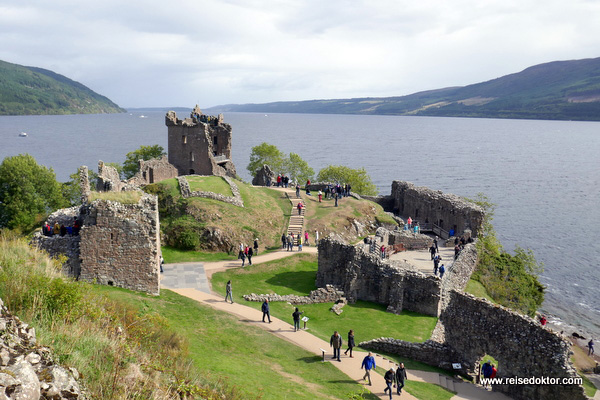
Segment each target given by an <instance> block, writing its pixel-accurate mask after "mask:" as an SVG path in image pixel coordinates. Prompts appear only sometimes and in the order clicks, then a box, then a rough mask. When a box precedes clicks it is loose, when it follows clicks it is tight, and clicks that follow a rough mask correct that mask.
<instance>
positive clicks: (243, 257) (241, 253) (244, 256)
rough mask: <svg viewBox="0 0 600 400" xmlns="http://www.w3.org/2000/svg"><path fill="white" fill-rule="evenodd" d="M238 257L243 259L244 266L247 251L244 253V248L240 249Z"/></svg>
mask: <svg viewBox="0 0 600 400" xmlns="http://www.w3.org/2000/svg"><path fill="white" fill-rule="evenodd" d="M238 258H239V259H241V260H242V267H243V266H244V264H245V263H246V253H244V250H240V254H238Z"/></svg>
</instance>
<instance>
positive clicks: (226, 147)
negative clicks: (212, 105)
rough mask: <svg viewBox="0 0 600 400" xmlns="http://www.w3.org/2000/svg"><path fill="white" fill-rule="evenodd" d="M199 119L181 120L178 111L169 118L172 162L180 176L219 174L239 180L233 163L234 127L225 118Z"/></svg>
mask: <svg viewBox="0 0 600 400" xmlns="http://www.w3.org/2000/svg"><path fill="white" fill-rule="evenodd" d="M202 117H207V118H210V121H208V120H207V122H202V121H201V120H200V119H198V118H196V117H190V118H186V119H184V120H181V119H179V118H177V114H176V113H175V112H174V111H169V112H168V113H167V115H166V118H165V124H166V125H167V129H168V146H169V150H168V153H169V162H170V163H171V164H172V165H174V166H175V167H176V168H177V170H178V172H179V175H194V174H198V175H218V176H224V175H227V176H231V177H235V175H236V171H235V166H234V165H233V163H232V162H231V125H229V124H226V123H223V122H222V117H221V116H219V118H216V117H209V116H204V115H203V116H202Z"/></svg>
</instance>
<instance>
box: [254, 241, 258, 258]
mask: <svg viewBox="0 0 600 400" xmlns="http://www.w3.org/2000/svg"><path fill="white" fill-rule="evenodd" d="M254 255H258V238H254Z"/></svg>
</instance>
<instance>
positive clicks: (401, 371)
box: [360, 352, 408, 399]
mask: <svg viewBox="0 0 600 400" xmlns="http://www.w3.org/2000/svg"><path fill="white" fill-rule="evenodd" d="M360 368H361V369H364V370H365V375H364V376H363V380H366V381H368V382H369V386H372V385H373V382H372V380H371V370H375V368H377V365H376V364H375V357H373V353H371V352H369V354H367V355H366V356H365V358H364V359H363V362H362V365H361V367H360ZM384 379H385V385H386V387H385V389H383V391H384V393H385V392H387V393H388V394H389V396H390V399H391V398H392V392H393V390H392V387H394V386H395V387H396V393H397V394H402V388H403V387H404V381H406V380H408V375H407V373H406V368H404V363H400V364H399V365H398V367H397V369H396V370H395V371H394V368H390V369H389V370H388V371H387V372H386V373H385V376H384Z"/></svg>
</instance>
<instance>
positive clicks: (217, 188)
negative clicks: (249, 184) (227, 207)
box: [185, 175, 233, 197]
mask: <svg viewBox="0 0 600 400" xmlns="http://www.w3.org/2000/svg"><path fill="white" fill-rule="evenodd" d="M185 178H186V179H187V181H188V183H189V184H190V190H191V191H192V192H213V193H219V194H222V195H224V196H228V197H231V196H233V192H232V191H231V187H230V186H229V183H227V181H226V180H225V179H223V178H222V177H220V176H198V175H193V176H191V175H190V176H186V177H185Z"/></svg>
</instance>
